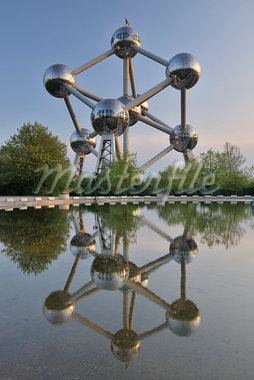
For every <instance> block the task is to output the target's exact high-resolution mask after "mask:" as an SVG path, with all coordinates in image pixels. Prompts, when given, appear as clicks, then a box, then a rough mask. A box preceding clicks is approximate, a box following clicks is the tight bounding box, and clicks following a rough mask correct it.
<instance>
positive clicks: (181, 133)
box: [169, 124, 198, 152]
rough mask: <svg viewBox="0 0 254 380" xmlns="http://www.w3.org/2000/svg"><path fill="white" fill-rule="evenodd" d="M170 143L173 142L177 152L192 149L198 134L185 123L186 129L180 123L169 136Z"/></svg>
mask: <svg viewBox="0 0 254 380" xmlns="http://www.w3.org/2000/svg"><path fill="white" fill-rule="evenodd" d="M169 141H170V144H174V145H175V147H174V149H175V150H176V151H177V152H184V151H185V150H186V149H191V150H192V149H194V148H195V146H196V145H197V143H198V134H197V132H196V131H195V130H194V128H193V127H192V126H191V125H189V124H187V125H186V129H182V126H181V125H177V126H176V127H175V128H174V131H173V133H172V135H171V136H170V137H169Z"/></svg>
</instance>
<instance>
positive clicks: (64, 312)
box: [43, 290, 75, 325]
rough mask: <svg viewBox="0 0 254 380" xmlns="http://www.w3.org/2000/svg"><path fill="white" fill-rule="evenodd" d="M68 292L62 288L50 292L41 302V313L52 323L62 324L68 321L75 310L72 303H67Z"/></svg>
mask: <svg viewBox="0 0 254 380" xmlns="http://www.w3.org/2000/svg"><path fill="white" fill-rule="evenodd" d="M68 296H69V294H65V293H64V292H63V291H62V290H56V291H55V292H52V293H51V294H50V295H49V296H48V297H47V298H46V300H45V302H44V304H43V315H44V316H45V318H46V319H47V320H48V321H49V322H50V323H52V324H53V325H59V324H63V323H66V322H68V321H69V319H71V317H72V313H73V312H74V310H75V304H74V303H68V301H67V298H68Z"/></svg>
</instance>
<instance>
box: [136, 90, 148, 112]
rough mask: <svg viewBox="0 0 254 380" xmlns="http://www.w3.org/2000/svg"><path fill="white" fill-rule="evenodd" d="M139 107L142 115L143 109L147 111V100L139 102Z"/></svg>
mask: <svg viewBox="0 0 254 380" xmlns="http://www.w3.org/2000/svg"><path fill="white" fill-rule="evenodd" d="M137 96H140V94H137ZM140 107H141V114H142V115H143V111H147V112H148V111H149V103H148V101H147V100H146V101H144V102H143V103H141V104H140Z"/></svg>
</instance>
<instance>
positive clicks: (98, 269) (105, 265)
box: [91, 254, 129, 290]
mask: <svg viewBox="0 0 254 380" xmlns="http://www.w3.org/2000/svg"><path fill="white" fill-rule="evenodd" d="M128 276H129V267H128V264H127V262H126V260H125V258H124V257H123V256H121V255H119V254H117V255H114V256H108V255H102V254H100V255H98V256H97V257H96V258H95V259H94V261H93V264H92V267H91V277H92V280H93V281H94V282H95V284H96V285H97V286H98V288H101V289H107V290H117V289H120V288H122V286H123V285H124V283H125V281H126V280H127V278H128Z"/></svg>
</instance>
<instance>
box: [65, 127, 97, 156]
mask: <svg viewBox="0 0 254 380" xmlns="http://www.w3.org/2000/svg"><path fill="white" fill-rule="evenodd" d="M90 133H91V131H89V129H85V128H82V129H81V135H80V134H78V132H77V131H74V132H73V133H72V135H71V137H70V144H71V148H72V150H73V151H74V152H75V153H82V154H89V153H91V152H90V150H89V146H91V147H92V148H95V147H96V138H95V137H93V138H89V134H90Z"/></svg>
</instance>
